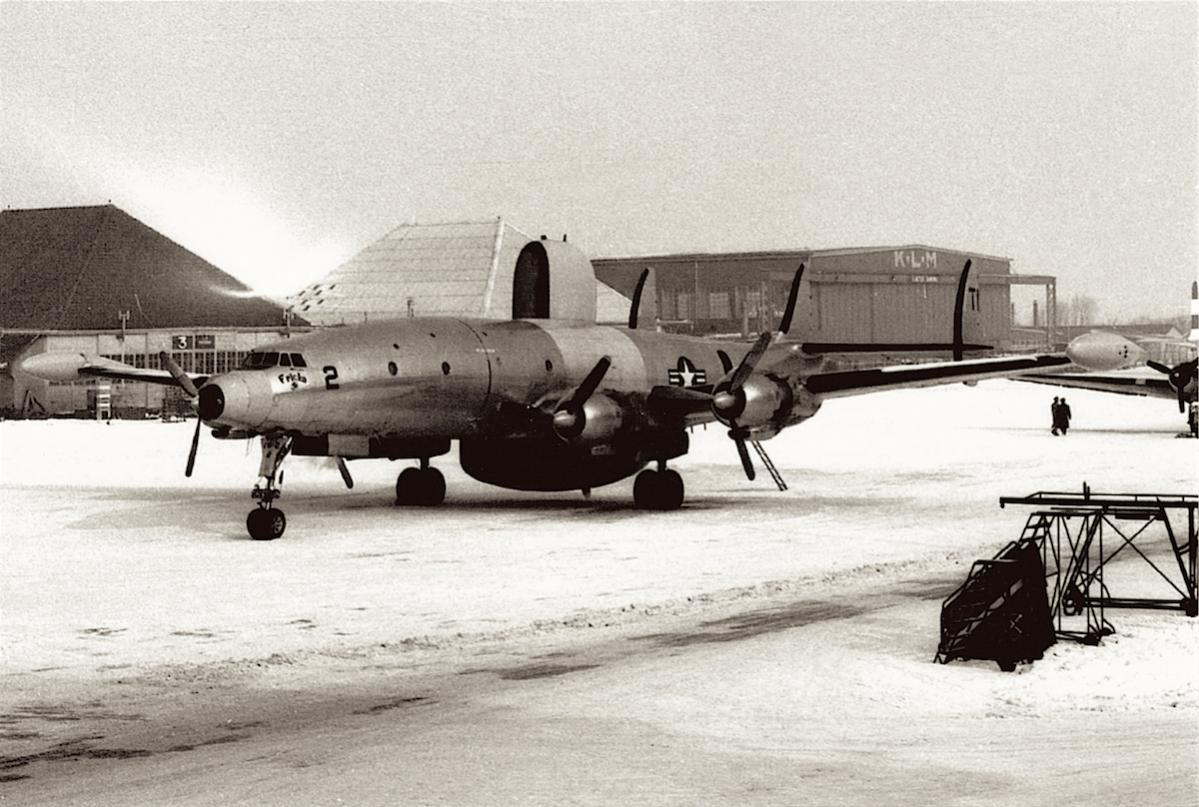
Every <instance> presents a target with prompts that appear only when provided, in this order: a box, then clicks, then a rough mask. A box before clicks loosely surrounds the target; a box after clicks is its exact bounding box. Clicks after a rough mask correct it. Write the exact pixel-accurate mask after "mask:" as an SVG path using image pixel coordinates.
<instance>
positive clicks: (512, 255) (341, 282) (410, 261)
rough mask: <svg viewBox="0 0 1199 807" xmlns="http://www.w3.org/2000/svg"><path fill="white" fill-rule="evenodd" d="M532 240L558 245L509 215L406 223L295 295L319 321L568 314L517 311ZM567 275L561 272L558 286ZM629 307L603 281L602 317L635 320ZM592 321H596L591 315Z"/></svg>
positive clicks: (298, 307)
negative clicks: (533, 233)
mask: <svg viewBox="0 0 1199 807" xmlns="http://www.w3.org/2000/svg"><path fill="white" fill-rule="evenodd" d="M531 242H542V243H552V242H550V241H548V240H547V239H546V237H545V236H539V237H537V238H534V237H532V236H530V235H528V234H527V233H525V232H522V231H521V230H520V229H518V228H516V227H514V226H513V225H512V224H510V223H509V222H506V221H504V220H503V219H502V218H496V219H491V220H488V221H460V222H444V223H433V224H416V223H412V224H402V225H400V226H398V227H396V228H395V229H394V230H392V231H391V232H389V233H388V234H387V235H385V236H383V237H382V238H380V239H379V240H377V241H375V242H374V243H372V244H369V245H368V246H367V247H365V248H364V249H363V250H361V251H360V252H359V253H358V254H356V255H354V256H353V257H352V258H350V260H348V261H346V262H345V263H344V264H342V265H341V266H339V267H338V268H337V269H335V270H334V271H333V272H331V273H330V274H328V275H327V276H325V277H324V278H322V279H321V280H320V281H319V282H317V283H313V284H311V285H309V286H308V287H306V288H304V289H303V290H301V291H300V292H299V293H297V294H295V295H294V296H293V297H292V298H291V302H292V303H293V305H294V308H295V311H296V313H297V314H299V315H300V316H303V317H305V318H306V319H307V320H309V321H310V322H312V323H313V324H314V325H348V324H351V323H355V322H365V321H367V320H370V319H388V318H395V317H436V316H470V317H481V318H483V319H512V317H513V316H514V315H516V316H549V315H553V316H555V317H557V316H560V312H554V311H550V312H549V313H548V314H547V313H545V312H541V313H530V314H520V313H519V312H518V311H517V310H516V300H517V299H518V297H519V294H518V293H517V290H516V289H515V288H514V286H515V285H516V283H515V281H516V278H517V276H518V275H519V274H521V268H522V261H523V260H524V257H523V256H525V254H526V250H525V248H526V247H527V246H528V245H529V244H530V243H531ZM583 275H587V276H588V277H589V276H590V270H586V271H582V272H581V273H580V275H578V277H579V278H580V279H583V277H582V276H583ZM562 279H563V277H562V275H560V274H558V273H555V283H560V282H562ZM586 282H587V283H588V284H590V282H591V281H590V280H589V279H586ZM629 292H630V293H631V289H630V290H629ZM553 296H554V297H555V298H557V297H558V295H556V294H555V295H553ZM629 305H630V301H629V298H628V297H627V296H625V295H622V294H621V293H619V292H617V291H616V290H615V289H613V288H612V287H611V286H610V285H608V284H606V283H602V282H601V283H596V284H595V314H594V321H596V322H601V323H623V322H627V321H628V317H629ZM579 313H580V315H582V312H579ZM585 318H586V319H588V320H590V319H591V315H590V313H589V312H588V313H586V317H585Z"/></svg>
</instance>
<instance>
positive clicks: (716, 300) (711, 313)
mask: <svg viewBox="0 0 1199 807" xmlns="http://www.w3.org/2000/svg"><path fill="white" fill-rule="evenodd" d="M732 317H733V312H732V310H731V309H730V308H729V293H728V292H727V291H710V292H708V319H732Z"/></svg>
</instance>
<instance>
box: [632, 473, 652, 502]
mask: <svg viewBox="0 0 1199 807" xmlns="http://www.w3.org/2000/svg"><path fill="white" fill-rule="evenodd" d="M657 498H658V472H657V471H654V470H648V471H642V472H641V473H639V474H637V478H636V479H634V480H633V504H635V505H637V506H638V507H640V508H641V509H642V510H656V509H657V507H655V506H654V502H655V501H656V500H657Z"/></svg>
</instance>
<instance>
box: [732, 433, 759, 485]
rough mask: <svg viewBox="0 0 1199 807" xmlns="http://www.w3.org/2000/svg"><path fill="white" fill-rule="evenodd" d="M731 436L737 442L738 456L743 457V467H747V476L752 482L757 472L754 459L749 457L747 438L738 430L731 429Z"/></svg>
mask: <svg viewBox="0 0 1199 807" xmlns="http://www.w3.org/2000/svg"><path fill="white" fill-rule="evenodd" d="M729 437H731V438H733V442H734V443H736V444H737V456H739V457H741V467H742V468H744V469H745V478H746V479H748V480H749V481H750V482H752V481H754V479H755V478H756V477H757V474H756V473H755V472H754V463H753V460H751V459H750V458H749V449H748V448H746V447H745V438H744V437H742V436H741V435H740V434H739V433H737V432H736V431H730V432H729Z"/></svg>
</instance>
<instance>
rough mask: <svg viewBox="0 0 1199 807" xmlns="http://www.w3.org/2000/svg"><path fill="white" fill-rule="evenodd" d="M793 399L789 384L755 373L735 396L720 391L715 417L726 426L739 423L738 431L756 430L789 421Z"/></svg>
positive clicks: (713, 411) (717, 394)
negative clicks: (788, 415) (773, 423)
mask: <svg viewBox="0 0 1199 807" xmlns="http://www.w3.org/2000/svg"><path fill="white" fill-rule="evenodd" d="M792 397H793V396H792V393H791V387H790V386H788V385H787V384H786V383H784V382H782V381H778V380H776V379H773V378H770V377H769V376H765V375H761V374H759V373H754V374H753V375H751V376H750V377H749V378H747V379H745V383H744V384H742V385H741V389H739V390H736V391H734V392H730V391H729V390H728V389H721V388H720V387H717V391H716V394H715V396H714V397H713V398H712V413H713V414H714V415H715V416H716V419H717V420H719V421H720V422H721V423H723V424H725V425H726V426H728V425H730V424H731V423H733V422H735V423H736V424H737V427H738V428H742V429H751V430H752V429H756V428H760V427H763V426H767V425H769V424H770V423H772V422H774V421H781V420H782V419H783V418H785V417H786V415H787V414H788V413H789V412H790V410H791V401H792Z"/></svg>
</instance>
